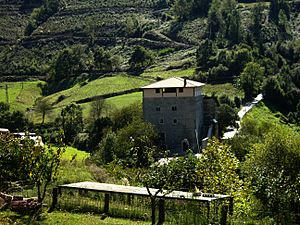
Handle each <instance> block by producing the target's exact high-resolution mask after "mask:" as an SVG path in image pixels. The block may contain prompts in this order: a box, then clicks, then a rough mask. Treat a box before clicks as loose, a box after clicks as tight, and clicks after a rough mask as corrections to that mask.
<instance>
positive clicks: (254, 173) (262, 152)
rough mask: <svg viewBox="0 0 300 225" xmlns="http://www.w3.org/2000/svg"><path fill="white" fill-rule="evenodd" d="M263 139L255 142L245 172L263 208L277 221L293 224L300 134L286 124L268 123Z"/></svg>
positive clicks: (297, 199) (299, 173)
mask: <svg viewBox="0 0 300 225" xmlns="http://www.w3.org/2000/svg"><path fill="white" fill-rule="evenodd" d="M269 127H271V129H269V132H267V133H264V137H263V139H262V142H261V143H257V144H255V145H254V146H253V150H252V151H251V152H250V154H249V155H248V157H247V159H246V162H245V165H244V172H245V173H246V175H247V177H248V179H250V181H251V185H252V187H253V192H254V194H255V196H256V197H257V198H258V199H259V200H260V201H261V202H262V204H263V206H264V208H265V209H264V210H266V211H268V212H272V216H274V217H275V218H276V222H277V223H278V224H290V222H291V213H292V212H293V211H294V210H296V208H294V207H293V206H295V205H297V204H299V201H300V196H299V190H300V189H299V188H300V185H299V184H300V183H299V181H300V172H299V171H300V163H299V162H300V152H299V146H300V137H299V134H297V133H295V132H293V131H292V130H290V129H288V128H286V127H283V126H282V127H280V126H274V125H271V124H269Z"/></svg>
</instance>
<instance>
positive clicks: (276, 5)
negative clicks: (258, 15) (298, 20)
mask: <svg viewBox="0 0 300 225" xmlns="http://www.w3.org/2000/svg"><path fill="white" fill-rule="evenodd" d="M270 2H271V4H270V11H269V17H270V19H271V20H272V21H274V22H275V23H276V24H277V23H278V21H279V12H280V10H283V11H284V13H285V15H286V16H287V18H288V19H289V15H290V9H289V5H288V1H286V0H271V1H270Z"/></svg>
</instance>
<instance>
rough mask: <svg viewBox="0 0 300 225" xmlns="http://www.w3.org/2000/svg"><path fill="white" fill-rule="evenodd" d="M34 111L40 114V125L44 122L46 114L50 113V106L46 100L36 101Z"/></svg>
mask: <svg viewBox="0 0 300 225" xmlns="http://www.w3.org/2000/svg"><path fill="white" fill-rule="evenodd" d="M34 109H35V111H36V112H38V113H41V114H42V125H43V124H44V122H45V116H46V113H49V112H51V111H52V105H51V103H50V102H49V101H48V100H47V99H37V101H36V103H35V106H34Z"/></svg>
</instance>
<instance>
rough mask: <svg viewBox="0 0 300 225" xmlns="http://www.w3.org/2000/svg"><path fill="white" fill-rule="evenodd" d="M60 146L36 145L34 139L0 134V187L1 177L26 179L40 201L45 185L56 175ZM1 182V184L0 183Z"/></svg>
mask: <svg viewBox="0 0 300 225" xmlns="http://www.w3.org/2000/svg"><path fill="white" fill-rule="evenodd" d="M62 153H63V149H57V150H54V149H53V148H51V147H50V148H49V147H42V146H36V145H35V143H34V141H32V140H30V139H28V138H25V139H23V140H21V139H20V138H16V137H14V136H13V135H10V134H0V179H1V184H0V189H5V187H4V186H2V185H3V184H4V183H2V181H27V182H30V183H33V184H34V185H35V186H36V188H37V196H38V201H39V202H43V200H44V198H45V195H46V191H47V187H48V185H49V184H50V183H51V182H53V181H54V180H55V179H56V176H57V173H58V167H59V164H60V158H61V154H62ZM1 186H2V187H1Z"/></svg>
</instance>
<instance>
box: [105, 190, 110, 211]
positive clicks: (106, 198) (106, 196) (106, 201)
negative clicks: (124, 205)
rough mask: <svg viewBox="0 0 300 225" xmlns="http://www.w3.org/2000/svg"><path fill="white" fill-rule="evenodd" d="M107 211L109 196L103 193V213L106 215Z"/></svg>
mask: <svg viewBox="0 0 300 225" xmlns="http://www.w3.org/2000/svg"><path fill="white" fill-rule="evenodd" d="M108 210H109V194H108V193H105V197H104V213H106V214H107V213H108Z"/></svg>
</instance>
